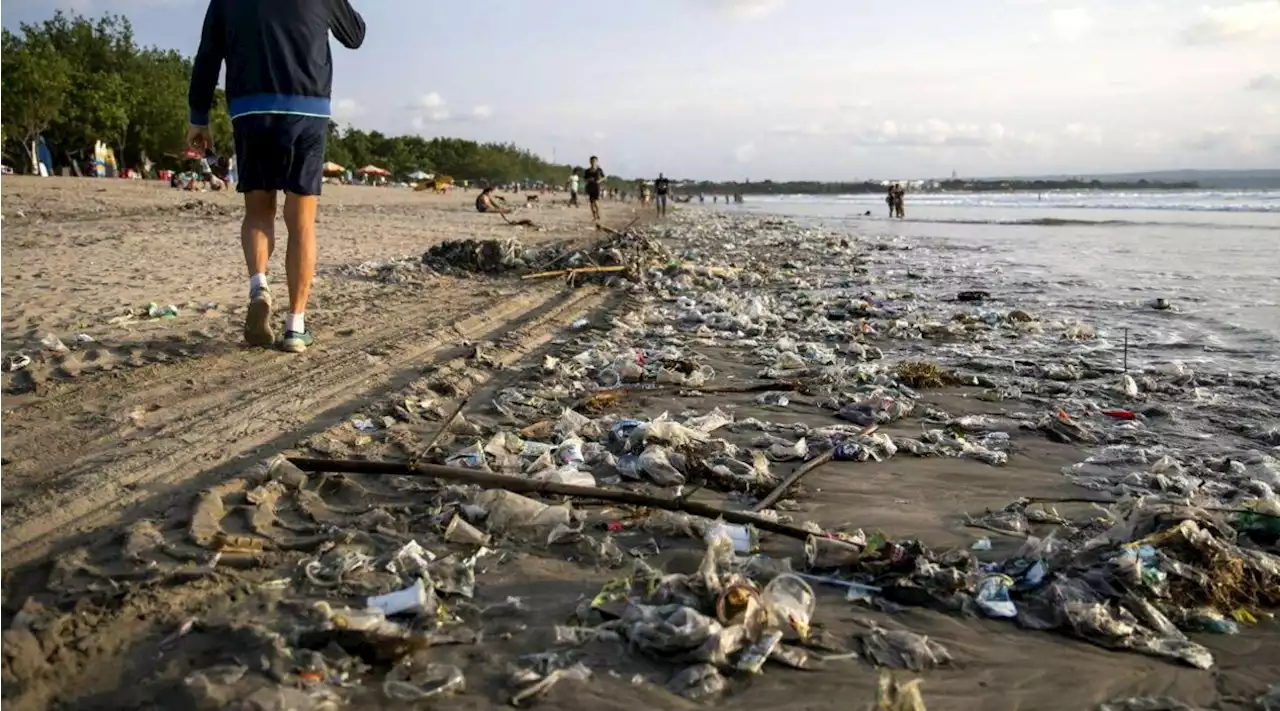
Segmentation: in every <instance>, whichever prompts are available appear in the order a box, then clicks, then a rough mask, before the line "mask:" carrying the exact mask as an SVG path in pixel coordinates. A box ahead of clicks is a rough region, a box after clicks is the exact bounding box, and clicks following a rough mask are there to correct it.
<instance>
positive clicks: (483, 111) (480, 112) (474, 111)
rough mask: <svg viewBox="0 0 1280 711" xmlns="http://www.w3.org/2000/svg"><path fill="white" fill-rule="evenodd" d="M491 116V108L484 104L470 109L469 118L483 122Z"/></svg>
mask: <svg viewBox="0 0 1280 711" xmlns="http://www.w3.org/2000/svg"><path fill="white" fill-rule="evenodd" d="M491 116H493V107H491V106H488V105H486V104H477V105H475V106H473V107H471V118H473V119H478V120H481V121H483V120H484V119H487V118H490V117H491Z"/></svg>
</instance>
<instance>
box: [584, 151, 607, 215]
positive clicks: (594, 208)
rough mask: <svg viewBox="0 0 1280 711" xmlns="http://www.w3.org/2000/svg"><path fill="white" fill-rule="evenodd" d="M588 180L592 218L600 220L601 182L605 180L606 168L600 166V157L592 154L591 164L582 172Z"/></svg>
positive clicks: (588, 195) (588, 199)
mask: <svg viewBox="0 0 1280 711" xmlns="http://www.w3.org/2000/svg"><path fill="white" fill-rule="evenodd" d="M582 177H583V178H585V179H586V181H587V202H589V203H591V219H592V220H595V221H596V223H597V224H598V223H599V222H600V183H601V181H603V180H604V169H603V168H601V167H600V159H599V158H597V157H595V156H591V166H590V167H589V168H587V170H586V171H585V172H584V173H583V174H582Z"/></svg>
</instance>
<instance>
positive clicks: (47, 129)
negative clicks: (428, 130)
mask: <svg viewBox="0 0 1280 711" xmlns="http://www.w3.org/2000/svg"><path fill="white" fill-rule="evenodd" d="M0 62H2V63H3V71H2V72H0V74H2V76H0V81H2V83H3V86H2V90H3V94H4V102H3V104H0V124H3V134H2V135H0V145H2V146H3V154H4V160H5V162H6V163H9V164H11V165H12V166H13V167H14V168H15V170H18V171H21V172H29V171H31V169H32V167H33V166H34V161H35V159H34V157H33V156H32V155H31V146H32V144H33V142H34V141H35V140H36V139H37V137H39V136H43V137H44V139H45V142H46V143H47V145H48V146H49V149H50V152H51V153H52V155H53V160H54V164H55V169H56V168H57V167H61V166H66V165H69V164H71V163H73V162H76V163H83V162H84V161H85V160H86V159H88V158H89V157H90V156H91V155H92V153H93V146H94V142H95V141H102V142H103V143H105V144H107V145H108V146H111V148H112V149H113V150H114V151H115V155H116V161H117V163H118V164H119V166H120V167H121V168H124V167H140V166H142V164H143V162H144V161H143V157H144V156H146V157H147V158H149V159H150V160H151V161H153V162H154V163H155V164H156V165H157V166H160V167H167V168H180V167H183V161H184V157H183V156H184V153H185V149H186V146H185V140H186V126H187V84H188V82H189V80H190V78H191V58H190V57H187V56H184V55H183V54H182V53H180V52H178V51H177V50H173V49H163V48H160V47H143V46H140V45H139V44H138V43H137V41H136V40H135V39H134V35H133V27H132V26H131V24H130V23H129V20H128V18H126V17H124V16H123V15H115V14H105V15H103V16H102V17H100V18H98V19H96V20H91V19H87V18H85V17H83V16H81V15H78V14H67V13H63V12H61V11H59V12H56V13H55V14H54V15H53V17H51V18H50V19H48V20H45V21H43V22H40V23H34V24H23V25H21V26H20V27H19V30H18V32H10V31H9V30H7V29H6V30H4V32H3V56H2V58H0ZM210 120H211V122H212V124H213V125H212V126H211V128H212V131H213V136H214V152H215V153H217V155H219V156H230V155H232V154H233V152H234V145H233V140H232V134H231V120H230V118H229V117H228V115H227V110H226V100H225V96H224V95H223V93H222V90H221V89H219V90H218V91H217V93H216V96H215V102H214V110H213V112H212V114H211V119H210ZM327 158H328V160H330V161H333V162H335V163H338V164H340V165H343V166H346V167H347V168H350V169H352V170H355V169H357V168H360V167H362V166H365V165H369V164H373V165H376V166H378V167H380V168H385V169H387V170H390V171H391V172H392V174H393V175H395V176H396V177H403V176H405V175H406V174H408V173H410V172H413V171H417V170H421V171H425V172H427V173H438V174H442V175H449V176H452V177H453V178H454V179H456V180H471V181H477V182H494V183H512V182H515V181H546V182H548V183H554V184H562V183H563V182H564V181H565V180H566V179H567V178H568V176H569V172H570V170H571V167H570V166H568V165H555V164H552V163H550V162H548V161H546V160H543V159H542V158H541V157H540V156H538V155H536V154H534V153H533V152H531V151H528V150H525V149H522V148H520V147H518V146H515V145H512V144H510V143H478V142H476V141H469V140H463V139H459V138H423V137H421V136H412V135H410V136H387V135H384V134H382V133H380V132H378V131H362V130H360V129H357V128H354V127H350V126H348V127H346V128H345V129H343V128H341V127H339V126H338V124H337V123H334V122H330V125H329V140H328V148H327Z"/></svg>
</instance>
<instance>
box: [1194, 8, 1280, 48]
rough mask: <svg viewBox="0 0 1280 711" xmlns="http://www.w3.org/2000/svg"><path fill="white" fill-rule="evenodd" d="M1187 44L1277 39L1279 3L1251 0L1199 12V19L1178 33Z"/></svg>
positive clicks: (1278, 38) (1279, 25)
mask: <svg viewBox="0 0 1280 711" xmlns="http://www.w3.org/2000/svg"><path fill="white" fill-rule="evenodd" d="M1182 40H1183V41H1184V42H1186V43H1187V44H1194V45H1203V44H1221V43H1225V42H1242V41H1248V40H1261V41H1272V40H1280V0H1252V2H1245V3H1241V4H1239V5H1230V6H1227V7H1210V6H1208V5H1206V6H1204V7H1203V8H1201V9H1200V19H1199V20H1197V21H1196V22H1195V23H1193V24H1192V25H1191V26H1189V27H1187V28H1186V29H1185V30H1183V31H1182Z"/></svg>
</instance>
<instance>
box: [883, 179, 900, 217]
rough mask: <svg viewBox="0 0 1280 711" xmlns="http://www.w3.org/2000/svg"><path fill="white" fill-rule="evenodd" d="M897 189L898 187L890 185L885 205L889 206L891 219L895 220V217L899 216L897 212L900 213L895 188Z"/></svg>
mask: <svg viewBox="0 0 1280 711" xmlns="http://www.w3.org/2000/svg"><path fill="white" fill-rule="evenodd" d="M896 187H897V186H896V185H894V184H892V183H891V184H890V185H889V191H888V192H886V193H885V196H884V204H886V205H888V206H889V218H890V219H893V216H894V215H895V214H897V211H898V197H897V193H896V192H895V190H894V188H896Z"/></svg>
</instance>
